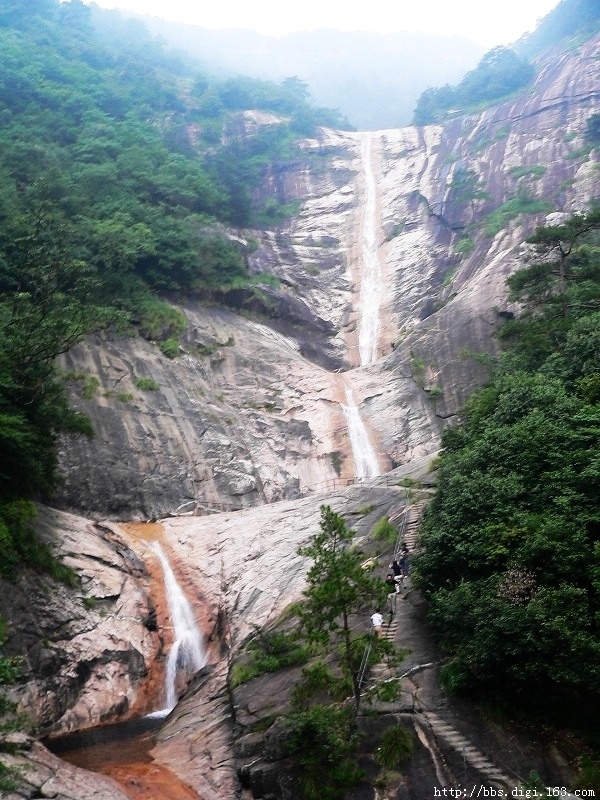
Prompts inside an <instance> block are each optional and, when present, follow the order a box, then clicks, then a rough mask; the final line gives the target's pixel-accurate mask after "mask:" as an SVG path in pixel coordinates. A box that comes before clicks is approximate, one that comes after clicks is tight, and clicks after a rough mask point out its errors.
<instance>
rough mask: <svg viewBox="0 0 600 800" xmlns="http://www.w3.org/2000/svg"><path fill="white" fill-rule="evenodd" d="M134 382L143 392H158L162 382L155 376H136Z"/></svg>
mask: <svg viewBox="0 0 600 800" xmlns="http://www.w3.org/2000/svg"><path fill="white" fill-rule="evenodd" d="M134 383H135V385H136V386H137V388H138V389H141V390H142V392H156V391H157V390H158V389H160V384H159V383H158V381H155V380H154V378H136V379H135V381H134Z"/></svg>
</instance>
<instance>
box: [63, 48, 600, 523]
mask: <svg viewBox="0 0 600 800" xmlns="http://www.w3.org/2000/svg"><path fill="white" fill-rule="evenodd" d="M597 47H598V38H597V37H595V38H593V39H591V40H590V41H589V42H587V43H585V44H583V45H581V46H580V47H579V49H578V50H575V51H570V52H566V53H563V52H558V51H557V52H556V53H551V54H550V56H546V57H545V60H544V61H543V63H542V62H540V65H539V71H538V76H537V79H536V80H535V82H534V84H533V85H532V86H531V87H530V88H529V89H528V90H527V91H525V92H523V93H522V94H521V96H519V97H518V98H516V99H514V100H511V101H510V102H507V103H504V104H500V105H498V106H494V107H492V108H490V109H488V110H486V111H484V112H482V113H481V114H477V115H470V116H457V117H456V118H455V119H454V120H452V121H450V122H449V123H447V124H446V125H444V126H443V127H442V126H430V127H425V128H414V127H409V128H404V129H399V130H388V131H379V132H373V133H348V132H336V131H330V130H322V131H321V132H320V134H319V136H318V137H316V138H314V139H311V140H306V141H305V142H304V155H303V156H300V157H299V158H298V160H297V161H296V162H294V163H293V164H291V165H287V166H286V168H285V169H282V168H275V167H274V168H273V170H271V172H269V174H268V175H267V176H266V178H265V186H264V187H263V188H264V191H265V192H270V193H271V194H273V195H275V196H277V197H279V198H280V199H281V200H283V201H284V202H290V201H297V202H298V203H299V204H300V210H299V212H298V213H297V214H296V215H295V216H294V217H293V218H292V219H291V220H290V221H289V223H287V224H285V225H282V226H281V227H280V228H278V229H276V230H271V231H247V232H235V234H232V235H236V236H238V237H240V236H241V237H242V238H243V237H246V238H250V237H252V238H253V239H254V240H255V241H256V242H257V243H258V247H257V248H256V249H255V250H254V251H253V252H251V253H250V254H249V256H248V260H249V268H250V270H251V271H252V272H254V273H257V274H258V273H261V272H269V273H272V274H273V275H275V276H276V277H277V278H278V280H279V286H278V287H275V286H273V285H271V284H265V285H264V286H262V287H261V286H259V287H258V288H257V289H256V290H254V289H253V290H250V289H246V290H239V291H238V290H232V291H231V292H229V293H226V294H225V295H223V296H220V298H219V299H220V300H221V301H224V302H226V303H228V304H229V306H230V309H231V310H229V311H227V310H223V309H218V308H215V307H214V306H208V305H206V306H203V305H201V304H199V303H197V302H196V303H192V302H186V301H184V300H182V301H181V302H180V307H181V310H182V311H183V312H184V313H185V315H186V318H187V321H188V328H187V332H186V334H185V336H184V337H183V338H182V340H181V355H180V356H179V357H178V358H176V359H173V360H171V359H168V358H166V357H165V356H163V355H162V354H161V353H160V352H159V350H158V349H157V348H156V347H155V346H154V345H153V344H151V343H148V342H145V341H143V340H141V339H126V338H121V339H118V338H103V339H100V338H91V339H90V340H88V341H87V342H85V343H84V344H81V345H79V346H78V347H76V348H75V349H74V350H73V351H71V352H70V353H68V354H67V355H66V356H65V357H64V358H63V360H62V367H63V368H64V369H65V370H66V371H67V373H69V374H70V375H71V376H74V378H76V380H74V381H73V397H74V402H75V404H76V405H77V406H78V407H79V408H81V410H83V411H85V412H86V413H88V414H89V415H90V417H91V419H92V421H93V425H94V428H95V430H96V436H95V438H94V439H93V440H92V441H84V440H81V439H80V440H78V441H72V440H69V441H65V442H64V443H63V446H62V449H61V472H62V476H63V478H64V486H63V488H62V489H61V491H60V492H59V493H58V494H57V497H56V503H57V504H59V505H60V506H61V507H64V508H66V509H69V510H73V511H79V512H83V513H87V514H91V515H102V516H109V517H110V518H113V519H124V518H131V517H135V516H137V517H139V518H142V519H148V518H152V517H154V516H162V515H165V514H172V513H179V512H181V511H189V510H191V509H194V508H196V507H199V508H200V509H202V508H204V509H206V508H213V509H215V508H219V509H236V508H244V507H248V506H253V505H259V504H262V503H265V502H267V503H269V502H273V501H276V500H279V499H286V498H294V497H299V496H304V495H306V494H309V493H313V492H318V491H320V490H322V489H324V488H327V487H333V486H335V485H336V483H335V482H336V481H340V480H347V479H349V478H352V477H353V476H354V474H355V470H354V463H353V457H352V452H351V447H350V442H349V437H348V430H347V423H346V421H345V420H344V417H343V414H342V413H341V409H340V402H343V401H344V400H343V397H344V393H343V389H344V385H350V386H352V387H353V391H354V393H355V399H356V403H357V405H358V406H359V408H360V413H361V415H362V417H363V419H364V421H365V423H366V425H367V426H368V428H369V429H370V431H371V434H372V437H373V439H374V441H375V443H376V448H377V451H378V456H379V461H380V465H381V470H382V471H383V470H385V469H388V468H390V467H393V466H396V465H399V464H403V463H407V462H409V461H410V460H411V459H412V458H414V457H419V456H421V455H423V454H425V453H432V452H434V451H435V450H436V449H437V447H438V445H439V437H440V434H441V432H442V430H443V428H444V426H445V424H447V421H448V420H449V419H451V418H452V417H453V416H454V415H455V414H456V413H457V411H458V410H459V408H460V407H461V406H462V405H463V403H464V401H465V399H466V397H467V396H468V394H469V393H470V391H472V389H473V387H474V386H476V385H478V384H480V383H481V382H482V381H483V380H485V377H486V372H485V370H484V368H483V367H482V366H481V363H480V362H478V361H477V360H476V359H474V358H473V357H472V355H473V354H478V353H482V352H495V351H496V350H497V344H496V342H495V339H494V334H495V332H496V330H497V328H498V325H499V322H500V320H501V315H502V314H506V313H510V312H511V309H510V307H509V306H508V304H507V300H506V290H505V285H504V282H505V279H506V277H507V276H508V275H509V274H510V273H511V272H513V271H514V270H515V269H516V268H517V267H519V266H520V265H521V264H522V258H523V256H524V253H525V250H524V247H523V242H524V240H525V239H526V237H527V236H528V235H529V234H530V233H531V232H532V231H533V230H534V228H535V227H536V226H537V225H539V224H541V223H544V222H545V221H546V220H550V221H553V222H555V221H556V220H557V219H561V218H563V216H564V215H568V214H571V213H572V212H575V211H582V210H585V209H586V208H587V207H588V204H589V202H590V200H591V199H592V198H593V197H595V196H597V194H598V191H597V178H596V176H597V160H598V153H597V151H596V150H594V149H590V148H589V147H586V146H585V145H586V143H585V138H584V136H585V129H586V120H587V118H588V117H589V116H590V115H591V114H592V113H594V112H595V111H596V110H597V108H598V92H597V86H598V78H599V75H598V71H599V69H600V66H599V62H598V60H597V58H596V55H595V54H596V52H597ZM276 122H277V120H276V119H271V118H269V119H268V120H261V119H259V118H256V119H254V118H252V119H251V120H248V119H246V118H244V119H241V120H240V125H239V126H238V128H239V129H238V130H237V132H236V131H233V130H232V135H233V134H234V133H235V135H239V136H249V135H252V131H253V130H255V129H256V127H257V126H259V127H260V126H261V125H266V124H269V125H272V124H276ZM366 139H369V140H370V147H369V149H368V152H369V155H368V161H369V163H368V165H367V164H366V162H365V159H366V158H367V156H366V155H365V153H366V152H367V151H366V149H365V147H364V145H365V141H366ZM367 166H368V170H369V172H370V173H371V174H372V175H373V177H374V183H375V188H376V197H375V198H374V203H373V204H372V206H373V208H372V209H371V210H370V211H369V212H368V213H373V214H374V215H375V217H376V219H375V220H374V223H373V224H374V228H375V230H376V231H377V236H376V239H377V241H376V243H375V247H376V250H377V258H378V260H379V263H380V269H381V282H382V283H383V285H384V287H385V289H384V292H383V298H382V301H381V303H380V307H379V317H380V326H379V328H380V333H379V337H378V345H377V358H376V359H375V363H373V364H370V365H368V366H359V358H358V355H357V353H358V348H357V337H358V333H357V331H358V327H359V325H360V317H361V310H362V309H361V304H362V302H363V301H362V300H361V283H362V269H363V265H362V249H361V241H360V239H361V235H362V234H361V231H362V229H363V222H364V215H365V213H367V212H366V205H365V204H366V197H367V191H368V190H367V179H366V175H367ZM461 175H462V176H463V177H464V175H468V176H470V177H471V178H472V180H473V181H474V183H473V186H474V187H475V188H476V191H475V189H473V191H472V192H471V194H469V193H468V192H467V193H466V194H465V192H464V191H463V192H462V193H461V191H459V190H458V189H457V186H458V184H459V183H460V176H461ZM240 312H242V313H240ZM341 372H343V373H344V383H342V382H341V378H340V373H341ZM140 379H147V380H146V382H145V384H144V382H143V381H142V382H140ZM144 385H145V386H146V387H147V386H155V387H156V388H155V389H154V390H152V389H148V388H140V386H144Z"/></svg>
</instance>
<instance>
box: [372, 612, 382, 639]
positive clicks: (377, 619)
mask: <svg viewBox="0 0 600 800" xmlns="http://www.w3.org/2000/svg"><path fill="white" fill-rule="evenodd" d="M371 622H372V623H373V630H374V631H375V635H376V636H381V634H382V633H383V616H382V614H381V611H380V610H379V609H377V611H376V612H375V613H374V614H371Z"/></svg>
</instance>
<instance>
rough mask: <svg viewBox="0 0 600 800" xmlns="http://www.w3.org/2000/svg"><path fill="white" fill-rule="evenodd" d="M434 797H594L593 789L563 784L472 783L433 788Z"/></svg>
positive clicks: (527, 799) (523, 799)
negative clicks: (498, 785) (505, 785)
mask: <svg viewBox="0 0 600 800" xmlns="http://www.w3.org/2000/svg"><path fill="white" fill-rule="evenodd" d="M433 796H434V797H454V798H464V797H481V798H483V797H507V798H517V799H518V798H521V800H530V798H536V797H539V798H540V799H541V798H549V797H596V793H595V791H594V790H593V789H574V790H573V791H569V789H567V788H565V787H564V786H544V788H543V789H524V788H522V787H520V786H516V787H515V788H514V789H495V788H494V787H493V786H483V785H477V784H474V785H473V786H469V787H465V788H457V789H454V788H452V789H449V788H448V787H446V786H445V787H444V788H442V789H437V788H434V790H433Z"/></svg>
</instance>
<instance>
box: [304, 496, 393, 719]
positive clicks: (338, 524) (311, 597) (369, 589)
mask: <svg viewBox="0 0 600 800" xmlns="http://www.w3.org/2000/svg"><path fill="white" fill-rule="evenodd" d="M353 536H354V532H353V531H351V530H349V529H348V528H347V527H346V525H345V523H344V520H343V519H342V517H341V516H340V515H339V514H336V513H335V512H334V511H333V510H332V509H331V508H330V507H329V506H321V521H320V531H319V533H317V534H315V536H314V537H313V538H312V541H311V543H310V544H309V545H307V546H306V547H301V548H300V549H299V551H298V552H299V553H300V554H301V555H303V556H308V557H309V558H312V560H313V563H312V566H311V567H310V569H309V570H308V574H307V584H308V586H307V588H306V590H305V592H304V594H305V600H304V602H303V603H302V606H301V611H300V620H301V626H302V629H303V631H304V632H305V634H306V637H307V639H308V641H309V642H311V643H315V644H318V645H320V646H322V647H325V648H327V650H329V651H330V652H331V651H333V652H334V653H335V654H336V656H337V659H338V663H339V665H340V667H341V670H342V674H343V677H344V679H345V680H346V681H347V682H348V685H349V686H350V687H351V691H352V696H353V698H354V708H355V711H356V712H357V711H358V709H359V705H360V685H359V667H360V662H361V659H362V656H363V653H364V650H365V645H366V637H365V634H364V632H362V631H361V630H360V629H359V630H358V631H357V630H356V626H355V624H354V625H353V616H354V615H356V614H357V613H363V614H364V613H365V612H367V611H368V610H369V609H372V608H373V607H374V606H379V605H380V604H382V603H383V600H384V598H385V594H386V587H385V585H384V584H383V582H382V581H381V580H378V579H375V578H373V577H371V576H370V575H369V573H368V571H367V570H366V569H364V568H363V566H362V561H363V558H362V556H361V553H360V552H359V551H358V550H357V549H356V548H354V547H353V546H352V538H353Z"/></svg>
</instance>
